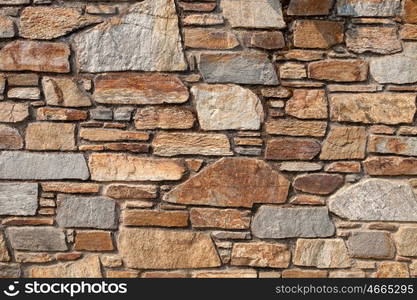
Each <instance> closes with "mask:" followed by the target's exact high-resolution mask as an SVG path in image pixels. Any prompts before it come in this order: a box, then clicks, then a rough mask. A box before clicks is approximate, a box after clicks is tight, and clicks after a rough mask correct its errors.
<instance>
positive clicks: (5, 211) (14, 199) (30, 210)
mask: <svg viewBox="0 0 417 300" xmlns="http://www.w3.org/2000/svg"><path fill="white" fill-rule="evenodd" d="M37 208H38V184H37V183H0V215H17V216H30V215H32V216H33V215H35V214H36V210H37Z"/></svg>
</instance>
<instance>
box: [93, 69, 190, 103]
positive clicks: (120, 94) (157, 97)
mask: <svg viewBox="0 0 417 300" xmlns="http://www.w3.org/2000/svg"><path fill="white" fill-rule="evenodd" d="M94 83H95V90H94V95H93V97H94V100H95V101H96V102H99V103H105V104H162V103H183V102H186V101H187V100H188V97H189V93H188V89H187V87H186V86H185V85H184V84H183V83H182V82H181V80H180V79H179V78H178V77H176V76H173V75H162V74H145V75H143V74H142V75H141V74H122V75H120V74H104V75H99V76H97V77H96V79H95V82H94Z"/></svg>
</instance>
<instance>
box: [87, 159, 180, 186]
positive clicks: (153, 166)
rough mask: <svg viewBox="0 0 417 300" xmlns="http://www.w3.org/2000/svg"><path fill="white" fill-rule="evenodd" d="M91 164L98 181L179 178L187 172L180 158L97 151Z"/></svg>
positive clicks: (93, 176)
mask: <svg viewBox="0 0 417 300" xmlns="http://www.w3.org/2000/svg"><path fill="white" fill-rule="evenodd" d="M89 166H90V170H91V178H92V179H93V180H97V181H164V180H179V179H181V178H182V176H183V174H184V172H185V168H184V167H183V165H182V164H181V162H180V161H179V160H175V159H151V158H142V157H136V156H133V155H126V154H110V153H102V154H101V153H95V154H92V155H91V156H90V160H89Z"/></svg>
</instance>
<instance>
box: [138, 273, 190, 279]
mask: <svg viewBox="0 0 417 300" xmlns="http://www.w3.org/2000/svg"><path fill="white" fill-rule="evenodd" d="M187 277H188V275H187V273H186V272H184V271H149V272H143V273H142V276H141V278H187Z"/></svg>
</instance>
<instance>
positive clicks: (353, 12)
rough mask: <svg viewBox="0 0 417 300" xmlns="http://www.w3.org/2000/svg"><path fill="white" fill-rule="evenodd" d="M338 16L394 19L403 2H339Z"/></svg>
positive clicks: (375, 0) (341, 0)
mask: <svg viewBox="0 0 417 300" xmlns="http://www.w3.org/2000/svg"><path fill="white" fill-rule="evenodd" d="M336 8H337V14H338V15H340V16H353V17H393V16H396V15H398V13H399V12H400V9H401V0H337V4H336Z"/></svg>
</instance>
